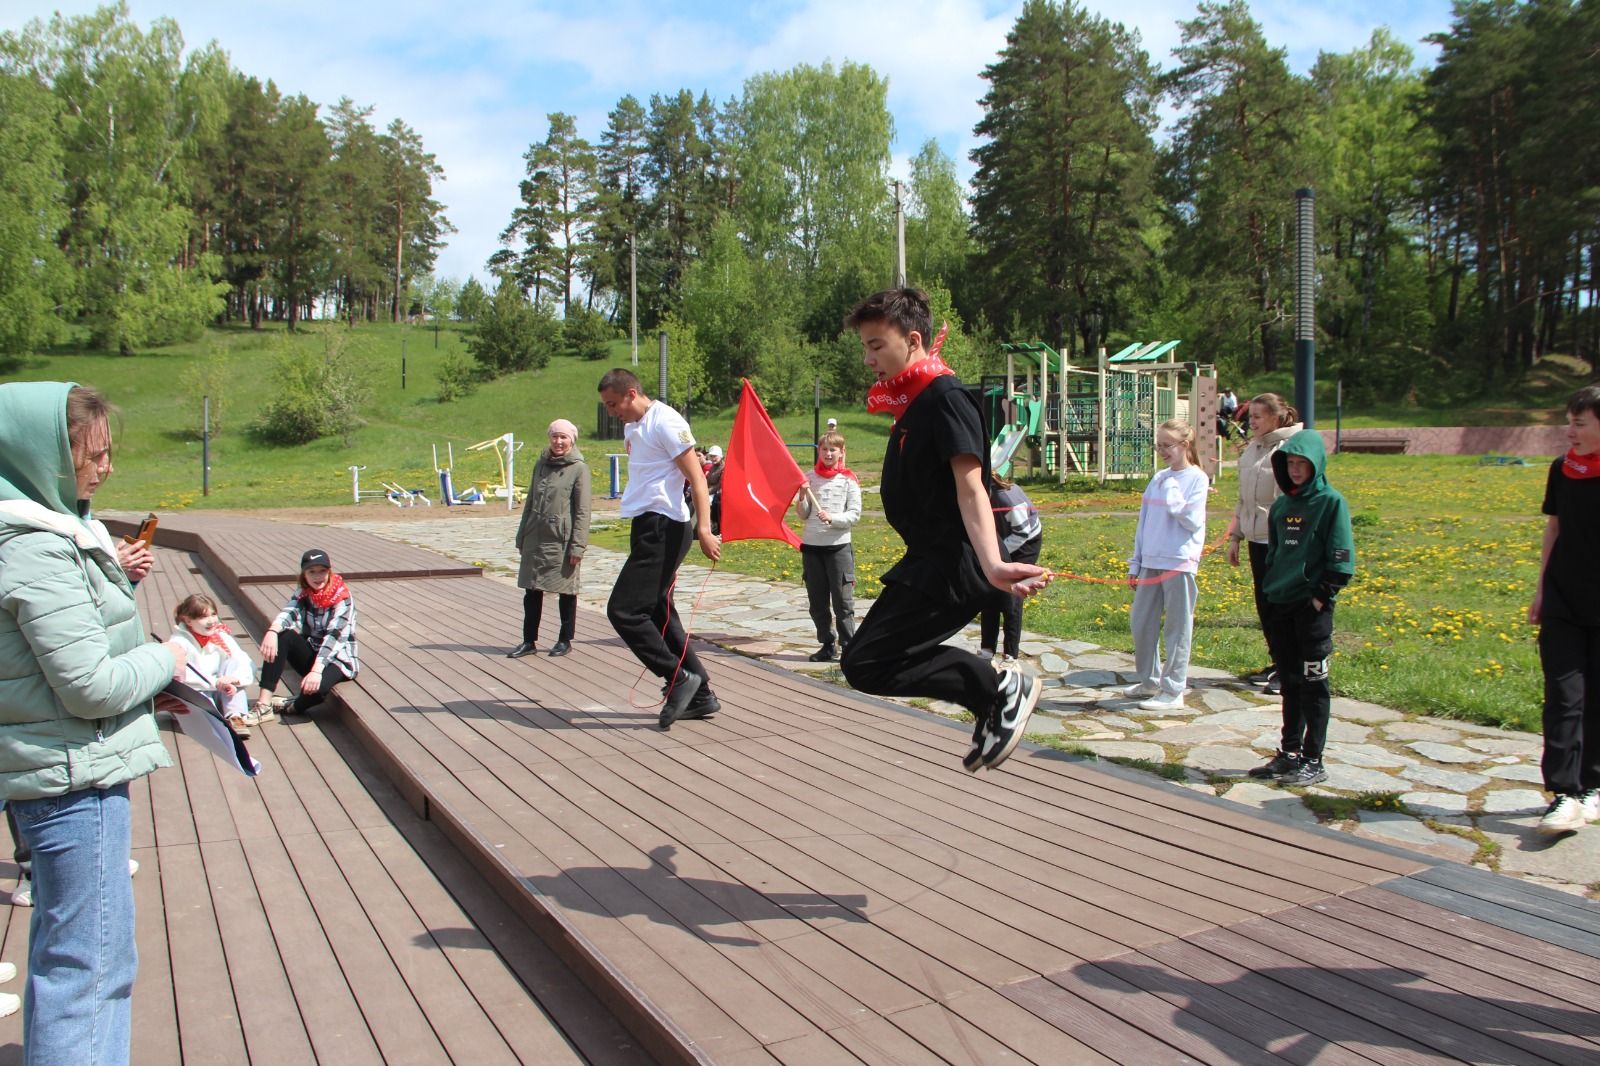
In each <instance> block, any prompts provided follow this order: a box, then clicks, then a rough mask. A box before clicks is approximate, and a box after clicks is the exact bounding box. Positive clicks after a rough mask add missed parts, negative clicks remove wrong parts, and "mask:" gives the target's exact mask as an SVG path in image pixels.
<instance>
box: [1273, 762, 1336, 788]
mask: <svg viewBox="0 0 1600 1066" xmlns="http://www.w3.org/2000/svg"><path fill="white" fill-rule="evenodd" d="M1327 779H1328V771H1326V770H1324V769H1323V768H1322V760H1321V759H1302V760H1300V762H1299V763H1297V764H1296V765H1295V768H1294V769H1293V770H1290V771H1289V772H1288V773H1285V774H1279V775H1278V784H1280V785H1288V786H1289V787H1290V788H1303V787H1305V786H1306V785H1314V784H1316V783H1317V782H1318V781H1326V780H1327Z"/></svg>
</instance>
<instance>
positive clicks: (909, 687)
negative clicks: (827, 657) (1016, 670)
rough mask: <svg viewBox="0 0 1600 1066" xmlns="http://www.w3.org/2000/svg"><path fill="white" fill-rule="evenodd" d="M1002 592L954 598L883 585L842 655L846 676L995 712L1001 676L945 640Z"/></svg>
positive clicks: (879, 689) (877, 688)
mask: <svg viewBox="0 0 1600 1066" xmlns="http://www.w3.org/2000/svg"><path fill="white" fill-rule="evenodd" d="M999 595H1000V593H999V591H998V590H996V592H995V593H994V596H987V595H986V596H982V597H974V598H972V599H970V600H960V601H957V602H950V601H943V600H939V599H936V598H934V597H931V596H929V595H927V594H926V593H924V592H922V591H920V590H919V589H915V588H913V587H911V586H910V585H905V584H901V583H899V582H894V583H891V584H887V585H885V586H883V592H882V593H881V594H880V595H879V596H878V599H877V601H876V602H875V603H873V605H872V609H871V610H869V611H868V612H867V617H866V618H864V619H862V622H861V625H860V627H859V628H858V629H857V630H856V635H855V639H854V640H852V641H851V642H850V646H849V647H847V648H846V649H845V651H844V656H843V657H842V658H841V659H840V660H839V666H840V668H841V669H842V670H843V671H844V677H845V680H846V681H848V682H850V686H851V687H852V688H855V689H858V690H859V691H861V692H868V693H871V694H872V695H875V696H925V697H929V698H932V699H936V700H945V701H947V702H949V703H958V704H960V705H961V706H963V707H965V708H966V709H967V710H969V711H971V712H972V713H973V714H976V715H978V716H979V717H984V716H987V715H989V714H990V713H991V712H993V710H994V706H995V702H996V701H997V700H998V699H999V696H1000V676H999V675H998V674H997V673H995V669H994V667H993V666H990V665H989V664H988V663H987V662H985V661H984V660H982V659H980V658H978V657H977V656H976V655H974V654H972V653H971V652H969V651H962V650H961V649H960V648H953V647H950V646H949V645H947V644H945V641H947V640H949V639H950V638H951V637H953V636H955V635H956V634H957V633H959V632H960V631H961V630H962V628H963V627H965V626H966V625H967V623H969V622H971V621H972V619H973V617H974V616H975V615H977V614H978V612H980V611H982V610H983V609H984V608H985V607H987V606H989V605H990V604H991V603H992V602H993V600H994V598H995V597H998V596H999Z"/></svg>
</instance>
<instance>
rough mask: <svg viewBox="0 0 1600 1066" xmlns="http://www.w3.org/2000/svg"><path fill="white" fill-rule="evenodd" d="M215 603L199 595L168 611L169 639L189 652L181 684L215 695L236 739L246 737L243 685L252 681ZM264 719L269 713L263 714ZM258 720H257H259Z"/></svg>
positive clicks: (248, 665) (250, 667)
mask: <svg viewBox="0 0 1600 1066" xmlns="http://www.w3.org/2000/svg"><path fill="white" fill-rule="evenodd" d="M218 610H219V609H218V607H217V601H216V600H214V599H212V598H211V597H210V596H207V595H206V594H205V593H203V592H196V593H194V594H193V595H191V596H185V597H184V599H183V602H181V603H179V604H178V606H177V607H176V608H175V609H174V610H173V612H172V622H173V629H172V638H171V639H172V640H174V641H176V642H178V643H180V644H182V645H183V646H184V650H185V651H187V652H188V653H189V658H188V662H187V663H185V664H184V668H183V670H184V677H183V682H184V683H185V684H187V685H189V686H190V687H191V688H197V689H199V690H200V691H201V692H205V693H208V694H209V693H213V692H214V693H216V696H217V705H218V706H219V707H221V708H222V716H223V717H224V718H226V719H227V721H228V728H229V729H232V730H233V731H234V733H235V734H237V735H238V736H239V737H240V738H242V739H245V740H248V739H249V738H250V726H251V725H252V724H254V723H253V722H251V721H250V719H249V717H248V715H247V713H246V712H248V711H249V700H248V699H247V698H246V697H245V693H244V689H245V686H246V685H248V684H250V682H251V681H253V680H255V676H256V671H255V667H254V666H253V665H252V664H251V662H250V656H248V655H246V654H245V652H244V649H243V648H241V647H239V642H238V641H236V640H234V639H233V634H232V633H230V632H228V627H227V626H225V625H223V624H222V619H221V618H219V617H218ZM267 714H268V717H269V718H270V717H271V716H272V712H271V711H270V710H269V711H268V712H267ZM259 720H260V719H259V717H258V718H257V721H259Z"/></svg>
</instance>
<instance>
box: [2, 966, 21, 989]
mask: <svg viewBox="0 0 1600 1066" xmlns="http://www.w3.org/2000/svg"><path fill="white" fill-rule="evenodd" d="M16 976H17V967H16V965H15V964H14V963H9V962H0V985H3V984H5V983H6V982H7V981H10V980H12V979H13V978H14V977H16Z"/></svg>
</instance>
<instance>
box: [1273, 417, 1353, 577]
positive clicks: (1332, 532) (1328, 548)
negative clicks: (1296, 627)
mask: <svg viewBox="0 0 1600 1066" xmlns="http://www.w3.org/2000/svg"><path fill="white" fill-rule="evenodd" d="M1295 455H1298V456H1300V457H1301V458H1302V459H1305V460H1307V461H1308V462H1310V463H1311V469H1312V474H1311V479H1310V480H1309V481H1307V482H1306V483H1305V484H1304V485H1296V484H1295V483H1294V482H1293V481H1291V480H1290V479H1289V458H1290V456H1295ZM1327 461H1328V455H1327V451H1326V450H1325V449H1324V448H1323V446H1322V434H1321V433H1318V432H1317V431H1316V430H1314V429H1303V430H1301V431H1300V432H1299V433H1296V434H1295V435H1294V436H1292V437H1290V438H1289V441H1288V443H1286V444H1285V445H1284V446H1283V447H1282V448H1279V449H1278V450H1277V451H1276V452H1274V453H1273V455H1272V473H1273V476H1274V477H1276V478H1277V480H1278V487H1279V488H1281V489H1282V490H1283V495H1282V496H1279V497H1278V498H1277V499H1276V500H1274V501H1273V503H1272V510H1271V511H1270V512H1269V513H1268V517H1267V568H1266V573H1265V575H1264V576H1263V577H1262V579H1261V592H1262V595H1264V596H1265V597H1266V598H1267V602H1269V603H1302V602H1304V601H1307V600H1312V599H1318V600H1321V601H1322V602H1323V603H1325V604H1326V603H1332V602H1333V598H1334V597H1335V596H1337V595H1338V593H1339V590H1340V589H1342V588H1344V586H1345V585H1346V584H1348V583H1349V581H1350V578H1351V576H1352V575H1354V574H1355V572H1356V547H1355V538H1354V537H1352V536H1351V533H1350V507H1349V505H1348V504H1346V503H1345V501H1344V497H1343V496H1341V495H1339V491H1338V490H1337V489H1335V488H1334V487H1333V486H1332V485H1330V484H1328V478H1327V475H1326V474H1325V473H1324V471H1325V470H1326V467H1327Z"/></svg>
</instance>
